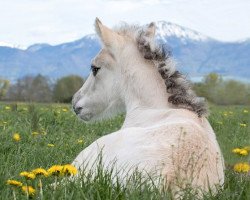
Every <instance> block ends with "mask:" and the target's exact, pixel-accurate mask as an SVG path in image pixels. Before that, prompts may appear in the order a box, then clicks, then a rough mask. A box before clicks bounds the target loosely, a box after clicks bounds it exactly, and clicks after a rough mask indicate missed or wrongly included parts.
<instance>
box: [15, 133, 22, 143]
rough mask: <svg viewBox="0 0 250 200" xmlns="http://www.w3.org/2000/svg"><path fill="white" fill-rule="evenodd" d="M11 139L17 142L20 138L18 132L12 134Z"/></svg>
mask: <svg viewBox="0 0 250 200" xmlns="http://www.w3.org/2000/svg"><path fill="white" fill-rule="evenodd" d="M13 140H15V141H16V142H19V141H20V140H21V136H20V135H19V133H14V134H13Z"/></svg>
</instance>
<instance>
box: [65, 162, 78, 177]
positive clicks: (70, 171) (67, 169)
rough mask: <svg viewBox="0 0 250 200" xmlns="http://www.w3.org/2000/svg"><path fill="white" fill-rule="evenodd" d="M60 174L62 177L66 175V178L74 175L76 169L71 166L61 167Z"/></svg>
mask: <svg viewBox="0 0 250 200" xmlns="http://www.w3.org/2000/svg"><path fill="white" fill-rule="evenodd" d="M61 173H62V174H63V175H67V176H70V175H76V174H77V169H76V168H75V167H74V166H73V165H70V164H68V165H63V168H62V171H61Z"/></svg>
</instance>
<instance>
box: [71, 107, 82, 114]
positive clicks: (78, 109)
mask: <svg viewBox="0 0 250 200" xmlns="http://www.w3.org/2000/svg"><path fill="white" fill-rule="evenodd" d="M73 110H74V112H75V113H76V114H77V115H79V114H80V113H81V110H82V107H76V106H73Z"/></svg>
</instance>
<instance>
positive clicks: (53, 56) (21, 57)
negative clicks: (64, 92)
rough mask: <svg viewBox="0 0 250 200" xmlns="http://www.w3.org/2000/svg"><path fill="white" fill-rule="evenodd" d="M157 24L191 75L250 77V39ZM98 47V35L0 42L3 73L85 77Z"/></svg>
mask: <svg viewBox="0 0 250 200" xmlns="http://www.w3.org/2000/svg"><path fill="white" fill-rule="evenodd" d="M156 25H157V40H159V41H160V42H162V43H165V44H166V45H167V46H168V47H169V48H170V49H171V50H172V52H173V56H174V58H175V60H176V61H177V66H178V68H179V69H180V71H182V72H184V73H186V74H188V75H189V76H190V77H194V76H203V75H205V74H207V73H210V72H216V73H220V74H222V75H225V76H231V77H235V78H245V79H247V78H248V79H249V77H250V56H249V55H250V40H245V41H241V42H221V41H217V40H215V39H212V38H210V37H207V36H205V35H203V34H201V33H199V32H196V31H193V30H191V29H188V28H185V27H182V26H179V25H176V24H173V23H170V22H165V21H160V22H157V24H156ZM99 49H100V44H99V40H98V38H97V37H96V36H95V35H87V36H85V37H83V38H82V39H79V40H76V41H73V42H68V43H64V44H60V45H55V46H52V45H49V44H34V45H32V46H30V47H28V48H27V49H19V48H15V47H13V46H9V47H8V46H1V43H0V77H4V78H7V79H9V80H16V79H18V78H20V77H23V76H25V75H27V74H29V75H35V74H38V73H40V74H43V75H46V76H48V77H50V78H51V79H53V80H54V79H57V78H59V77H62V76H65V75H69V74H78V75H81V76H84V77H86V76H87V75H88V73H89V68H90V67H89V66H90V62H91V59H92V58H93V57H94V56H95V55H96V54H97V53H98V51H99Z"/></svg>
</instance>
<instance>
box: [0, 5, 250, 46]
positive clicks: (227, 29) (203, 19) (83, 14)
mask: <svg viewBox="0 0 250 200" xmlns="http://www.w3.org/2000/svg"><path fill="white" fill-rule="evenodd" d="M96 17H99V18H100V19H101V21H102V22H103V23H104V24H106V25H108V26H110V27H112V26H114V25H116V24H117V23H119V22H121V21H125V22H128V23H138V24H146V23H149V22H152V21H169V22H173V23H176V24H179V25H181V26H184V27H188V28H190V29H193V30H196V31H198V32H201V33H203V34H204V35H206V36H209V37H212V38H215V39H217V40H221V41H238V40H245V39H246V38H250V0H0V43H10V44H15V45H20V46H21V47H27V46H29V45H32V44H34V43H49V44H52V45H55V44H59V43H64V42H69V41H73V40H76V39H80V38H81V37H83V36H84V35H86V34H91V33H94V26H93V24H94V20H95V18H96Z"/></svg>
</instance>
